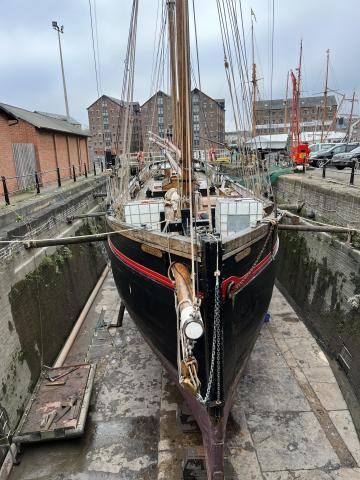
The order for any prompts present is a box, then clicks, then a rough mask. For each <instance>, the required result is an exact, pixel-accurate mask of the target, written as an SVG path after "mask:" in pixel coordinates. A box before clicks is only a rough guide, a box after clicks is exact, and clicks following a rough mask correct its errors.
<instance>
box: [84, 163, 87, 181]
mask: <svg viewBox="0 0 360 480" xmlns="http://www.w3.org/2000/svg"><path fill="white" fill-rule="evenodd" d="M84 174H85V178H87V168H86V163H84Z"/></svg>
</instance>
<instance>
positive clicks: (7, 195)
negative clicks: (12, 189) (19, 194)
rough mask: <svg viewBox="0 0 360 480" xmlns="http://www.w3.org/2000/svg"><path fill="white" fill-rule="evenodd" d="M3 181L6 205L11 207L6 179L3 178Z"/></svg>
mask: <svg viewBox="0 0 360 480" xmlns="http://www.w3.org/2000/svg"><path fill="white" fill-rule="evenodd" d="M1 181H2V184H3V190H4V199H5V204H6V205H10V198H9V190H8V188H7V184H6V178H5V177H1Z"/></svg>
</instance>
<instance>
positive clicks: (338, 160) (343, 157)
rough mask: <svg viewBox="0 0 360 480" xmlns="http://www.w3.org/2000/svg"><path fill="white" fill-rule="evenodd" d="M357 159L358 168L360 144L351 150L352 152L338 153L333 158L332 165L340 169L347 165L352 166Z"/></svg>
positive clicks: (357, 165)
mask: <svg viewBox="0 0 360 480" xmlns="http://www.w3.org/2000/svg"><path fill="white" fill-rule="evenodd" d="M354 160H355V162H356V163H355V166H356V168H358V167H359V162H360V146H358V147H356V148H354V149H353V150H351V152H345V153H338V154H337V155H334V156H333V158H332V159H331V165H334V167H336V168H337V169H338V170H343V169H344V168H345V167H352V165H353V161H354Z"/></svg>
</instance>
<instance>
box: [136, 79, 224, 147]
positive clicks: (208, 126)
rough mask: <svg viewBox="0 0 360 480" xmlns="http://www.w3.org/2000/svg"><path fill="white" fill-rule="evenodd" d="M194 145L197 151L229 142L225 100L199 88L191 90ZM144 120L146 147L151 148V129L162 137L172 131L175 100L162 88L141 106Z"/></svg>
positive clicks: (144, 142)
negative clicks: (173, 102) (226, 134)
mask: <svg viewBox="0 0 360 480" xmlns="http://www.w3.org/2000/svg"><path fill="white" fill-rule="evenodd" d="M191 99H192V120H193V147H194V149H195V150H203V149H208V148H210V147H212V146H213V147H218V145H217V143H212V140H213V141H215V142H221V143H224V141H225V100H214V99H213V98H211V97H209V96H208V95H206V94H205V93H203V92H201V91H200V90H199V89H197V88H195V89H194V90H193V91H192V92H191ZM141 123H142V132H143V145H144V150H145V151H147V150H149V149H150V146H149V140H148V135H149V131H151V132H153V133H156V134H157V135H159V136H160V137H166V136H168V135H171V132H172V123H173V122H172V100H171V97H170V96H169V95H167V94H166V93H164V92H162V91H158V92H157V93H155V95H153V96H152V97H151V98H149V100H147V101H146V102H145V103H144V104H143V105H142V107H141Z"/></svg>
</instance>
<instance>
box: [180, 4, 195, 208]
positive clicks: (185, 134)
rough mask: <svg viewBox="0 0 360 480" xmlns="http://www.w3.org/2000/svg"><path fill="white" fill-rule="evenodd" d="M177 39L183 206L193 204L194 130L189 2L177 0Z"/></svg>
mask: <svg viewBox="0 0 360 480" xmlns="http://www.w3.org/2000/svg"><path fill="white" fill-rule="evenodd" d="M176 37H177V64H178V94H179V130H180V131H179V147H180V150H181V154H182V161H181V170H182V198H183V202H182V203H183V206H189V205H190V203H191V202H192V198H191V197H192V185H191V183H192V182H191V168H192V128H191V83H190V42H189V5H188V0H176Z"/></svg>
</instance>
